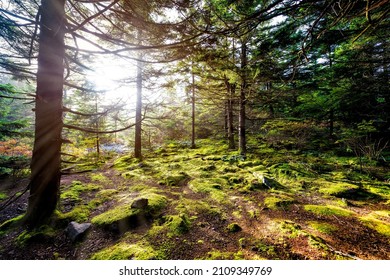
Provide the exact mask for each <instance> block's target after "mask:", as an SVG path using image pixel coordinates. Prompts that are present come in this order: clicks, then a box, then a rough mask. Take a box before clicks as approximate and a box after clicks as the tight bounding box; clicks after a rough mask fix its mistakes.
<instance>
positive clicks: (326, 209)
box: [304, 205, 354, 217]
mask: <svg viewBox="0 0 390 280" xmlns="http://www.w3.org/2000/svg"><path fill="white" fill-rule="evenodd" d="M304 208H305V210H306V211H308V212H312V213H315V214H318V215H336V216H346V217H348V216H352V215H354V212H352V211H350V210H346V209H343V208H341V207H337V206H333V205H327V206H323V205H305V207H304Z"/></svg>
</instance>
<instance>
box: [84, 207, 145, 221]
mask: <svg viewBox="0 0 390 280" xmlns="http://www.w3.org/2000/svg"><path fill="white" fill-rule="evenodd" d="M139 213H140V210H139V209H133V208H131V204H123V205H119V206H117V207H115V208H113V209H110V210H108V211H106V212H104V213H102V214H100V215H97V216H95V217H93V219H92V221H91V222H92V223H93V224H96V225H98V226H108V225H111V224H113V223H116V222H119V221H121V220H126V219H130V218H131V217H135V216H136V215H138V214H139Z"/></svg>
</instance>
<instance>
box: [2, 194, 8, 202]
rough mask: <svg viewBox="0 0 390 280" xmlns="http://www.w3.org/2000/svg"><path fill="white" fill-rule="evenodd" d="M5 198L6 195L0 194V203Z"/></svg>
mask: <svg viewBox="0 0 390 280" xmlns="http://www.w3.org/2000/svg"><path fill="white" fill-rule="evenodd" d="M7 197H8V196H7V194H6V193H3V192H0V201H2V200H5V199H6V198H7Z"/></svg>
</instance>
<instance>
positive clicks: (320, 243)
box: [308, 234, 329, 251]
mask: <svg viewBox="0 0 390 280" xmlns="http://www.w3.org/2000/svg"><path fill="white" fill-rule="evenodd" d="M308 243H309V245H310V247H313V248H317V249H320V250H325V251H328V250H329V248H328V246H327V245H326V242H325V241H324V240H323V239H322V238H321V237H319V236H315V235H312V234H309V235H308Z"/></svg>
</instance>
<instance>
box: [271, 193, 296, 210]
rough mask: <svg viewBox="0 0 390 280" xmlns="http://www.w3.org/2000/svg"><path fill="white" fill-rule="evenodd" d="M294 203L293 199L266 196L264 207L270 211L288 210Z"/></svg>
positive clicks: (282, 196) (281, 196)
mask: <svg viewBox="0 0 390 280" xmlns="http://www.w3.org/2000/svg"><path fill="white" fill-rule="evenodd" d="M295 202H296V201H295V199H293V198H292V197H289V196H286V195H276V194H275V195H274V196H268V197H266V198H265V199H264V205H265V207H267V208H269V209H272V210H278V209H288V207H289V206H290V205H291V204H293V203H295Z"/></svg>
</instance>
